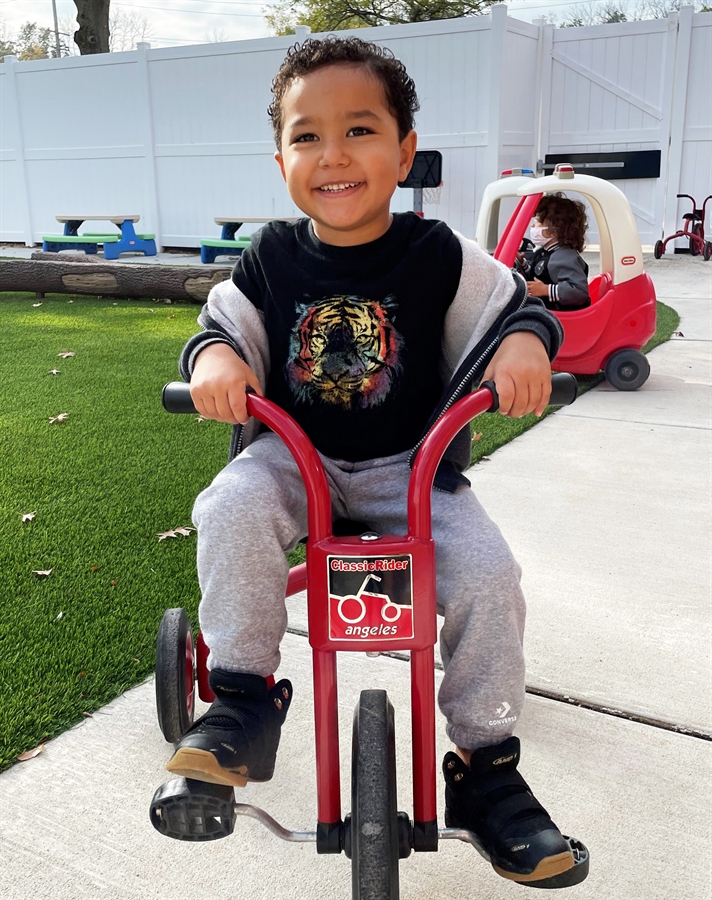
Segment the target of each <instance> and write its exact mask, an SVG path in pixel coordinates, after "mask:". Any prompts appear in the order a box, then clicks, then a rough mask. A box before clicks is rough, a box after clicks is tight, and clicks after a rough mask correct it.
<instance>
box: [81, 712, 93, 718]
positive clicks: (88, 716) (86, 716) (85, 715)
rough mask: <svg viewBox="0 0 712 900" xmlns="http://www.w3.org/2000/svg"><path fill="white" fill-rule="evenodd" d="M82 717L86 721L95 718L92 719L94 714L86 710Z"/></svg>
mask: <svg viewBox="0 0 712 900" xmlns="http://www.w3.org/2000/svg"><path fill="white" fill-rule="evenodd" d="M82 715H83V716H84V718H85V719H91V718H93V717H92V714H91V713H90V712H87V711H86V710H84V712H83V713H82Z"/></svg>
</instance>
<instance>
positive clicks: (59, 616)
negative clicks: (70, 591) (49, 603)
mask: <svg viewBox="0 0 712 900" xmlns="http://www.w3.org/2000/svg"><path fill="white" fill-rule="evenodd" d="M63 615H64V613H63V612H60V614H59V615H58V616H57V618H56V619H55V620H54V621H55V622H58V621H59V620H60V619H61V618H62V616H63Z"/></svg>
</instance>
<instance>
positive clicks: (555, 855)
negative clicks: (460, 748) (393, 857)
mask: <svg viewBox="0 0 712 900" xmlns="http://www.w3.org/2000/svg"><path fill="white" fill-rule="evenodd" d="M518 762H519V738H516V737H510V738H507V739H506V740H505V741H503V742H502V743H501V744H496V745H495V746H493V747H482V748H481V749H479V750H475V751H474V752H473V754H472V759H471V761H470V767H469V768H468V767H467V765H466V764H465V763H464V762H463V761H462V760H461V759H460V757H459V756H458V755H457V754H455V753H447V754H446V755H445V759H444V760H443V773H444V775H445V782H446V788H445V824H446V825H447V826H448V827H450V828H466V829H468V830H469V831H473V832H474V833H475V834H476V835H477V837H478V838H479V840H480V842H481V843H482V845H483V846H484V848H485V850H486V851H487V854H488V856H489V858H490V862H491V863H492V867H493V868H494V870H495V872H497V874H498V875H501V876H502V877H503V878H509V879H510V880H512V881H518V882H521V883H525V884H528V883H532V882H537V881H540V880H541V879H547V878H551V877H553V876H556V875H559V874H561V873H562V872H566V871H568V870H569V869H571V868H573V865H574V857H573V854H572V852H571V848H570V846H569V844H568V842H567V841H566V840H565V838H564V837H563V835H562V834H561V832H560V831H559V829H558V828H557V827H556V825H554V823H553V822H552V821H551V818H550V817H549V814H548V813H547V811H546V810H545V809H544V807H543V806H542V805H541V803H539V801H538V800H536V798H535V797H534V795H533V794H532V792H531V789H530V788H529V785H528V784H527V783H526V781H525V780H524V779H523V778H522V776H521V775H520V774H519V772H517V763H518Z"/></svg>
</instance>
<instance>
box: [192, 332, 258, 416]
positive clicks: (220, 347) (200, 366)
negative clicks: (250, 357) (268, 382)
mask: <svg viewBox="0 0 712 900" xmlns="http://www.w3.org/2000/svg"><path fill="white" fill-rule="evenodd" d="M248 385H249V386H250V387H252V388H254V389H255V391H257V393H258V394H261V393H262V390H261V389H260V383H259V381H258V380H257V376H256V375H255V373H254V372H253V371H252V369H251V368H250V367H249V366H248V365H247V363H246V362H244V361H243V360H241V359H240V357H239V356H238V355H237V353H235V351H234V350H233V349H232V347H229V346H228V345H227V344H209V345H208V346H207V347H206V348H205V350H201V352H200V353H199V354H198V357H197V359H196V360H195V366H194V368H193V375H192V377H191V379H190V396H191V397H192V399H193V403H194V404H195V408H196V409H197V410H198V412H199V413H200V415H201V416H205V418H206V419H216V420H217V421H218V422H229V423H230V424H231V425H238V424H239V425H244V424H245V423H246V422H247V420H248V419H249V416H248V414H247V403H246V399H245V388H246V387H247V386H248Z"/></svg>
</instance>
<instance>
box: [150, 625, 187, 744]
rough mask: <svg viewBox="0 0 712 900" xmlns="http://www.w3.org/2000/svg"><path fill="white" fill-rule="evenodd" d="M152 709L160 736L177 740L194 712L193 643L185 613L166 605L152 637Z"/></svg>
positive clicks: (170, 740) (169, 739)
mask: <svg viewBox="0 0 712 900" xmlns="http://www.w3.org/2000/svg"><path fill="white" fill-rule="evenodd" d="M156 712H157V713H158V725H159V727H160V729H161V732H162V734H163V737H164V738H165V739H166V740H167V741H169V742H170V743H172V744H175V743H176V742H177V741H179V740H180V739H181V738H182V737H183V735H184V734H185V733H186V731H187V730H188V729H189V728H190V726H191V725H192V724H193V715H194V713H195V645H194V643H193V632H192V631H191V628H190V620H189V619H188V614H187V613H186V611H185V610H184V609H183V608H182V607H177V608H175V609H167V610H166V611H165V613H164V614H163V618H162V619H161V625H160V627H159V629H158V637H157V638H156Z"/></svg>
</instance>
